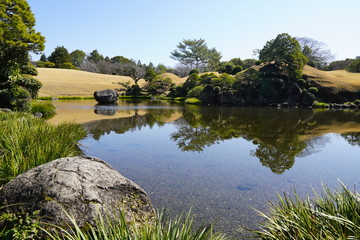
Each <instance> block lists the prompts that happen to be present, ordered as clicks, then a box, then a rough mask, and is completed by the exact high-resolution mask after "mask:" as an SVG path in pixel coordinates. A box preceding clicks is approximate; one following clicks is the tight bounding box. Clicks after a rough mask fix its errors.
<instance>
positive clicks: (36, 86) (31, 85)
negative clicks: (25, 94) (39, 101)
mask: <svg viewBox="0 0 360 240" xmlns="http://www.w3.org/2000/svg"><path fill="white" fill-rule="evenodd" d="M16 84H17V85H19V86H21V87H24V88H26V90H28V91H29V93H30V96H31V97H32V98H36V97H37V95H38V92H39V90H40V88H41V86H42V83H41V82H40V81H39V80H37V79H35V78H33V77H31V76H26V75H25V76H22V77H21V78H20V79H19V80H17V81H16Z"/></svg>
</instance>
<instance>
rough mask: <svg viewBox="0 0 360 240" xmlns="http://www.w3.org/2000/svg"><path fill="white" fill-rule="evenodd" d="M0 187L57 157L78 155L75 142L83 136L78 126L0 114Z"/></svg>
mask: <svg viewBox="0 0 360 240" xmlns="http://www.w3.org/2000/svg"><path fill="white" fill-rule="evenodd" d="M0 129H1V131H2V132H1V135H0V184H5V183H7V182H8V181H10V180H11V179H12V178H14V177H16V176H17V175H19V174H21V173H23V172H25V171H27V170H29V169H31V168H34V167H37V166H39V165H41V164H44V163H47V162H49V161H52V160H54V159H57V158H61V157H67V156H75V155H78V154H80V153H81V151H80V149H79V148H78V147H77V144H78V141H79V140H80V139H82V138H84V137H85V136H86V131H85V129H84V128H83V127H82V126H81V125H78V124H72V123H62V124H59V125H57V126H54V125H51V124H48V123H46V122H45V120H43V119H39V118H36V117H33V116H32V115H30V114H26V113H0Z"/></svg>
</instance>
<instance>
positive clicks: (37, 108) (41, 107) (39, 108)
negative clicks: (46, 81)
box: [30, 100, 56, 119]
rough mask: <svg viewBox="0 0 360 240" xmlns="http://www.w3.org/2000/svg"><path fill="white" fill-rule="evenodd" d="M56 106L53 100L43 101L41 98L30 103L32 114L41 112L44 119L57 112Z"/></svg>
mask: <svg viewBox="0 0 360 240" xmlns="http://www.w3.org/2000/svg"><path fill="white" fill-rule="evenodd" d="M55 109H56V108H55V106H54V104H53V103H52V102H43V101H41V100H32V101H31V103H30V112H31V113H32V114H35V113H41V114H42V117H43V118H44V119H49V118H51V117H53V116H54V115H55V114H56V111H55Z"/></svg>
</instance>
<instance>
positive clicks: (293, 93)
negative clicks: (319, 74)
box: [287, 83, 302, 106]
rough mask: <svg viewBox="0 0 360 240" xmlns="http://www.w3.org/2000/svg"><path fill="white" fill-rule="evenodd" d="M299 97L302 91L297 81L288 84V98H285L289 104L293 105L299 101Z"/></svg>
mask: <svg viewBox="0 0 360 240" xmlns="http://www.w3.org/2000/svg"><path fill="white" fill-rule="evenodd" d="M301 97H302V91H301V88H300V87H299V85H298V84H297V83H291V85H290V86H289V91H288V98H287V102H288V103H289V105H291V106H293V105H295V104H296V103H300V102H301Z"/></svg>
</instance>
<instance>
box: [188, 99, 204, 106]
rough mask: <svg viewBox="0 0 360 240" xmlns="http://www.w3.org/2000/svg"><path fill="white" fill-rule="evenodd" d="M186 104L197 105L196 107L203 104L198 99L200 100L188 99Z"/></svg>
mask: <svg viewBox="0 0 360 240" xmlns="http://www.w3.org/2000/svg"><path fill="white" fill-rule="evenodd" d="M185 103H186V104H195V105H200V104H202V102H201V101H200V100H199V99H198V98H187V99H186V100H185Z"/></svg>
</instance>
